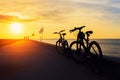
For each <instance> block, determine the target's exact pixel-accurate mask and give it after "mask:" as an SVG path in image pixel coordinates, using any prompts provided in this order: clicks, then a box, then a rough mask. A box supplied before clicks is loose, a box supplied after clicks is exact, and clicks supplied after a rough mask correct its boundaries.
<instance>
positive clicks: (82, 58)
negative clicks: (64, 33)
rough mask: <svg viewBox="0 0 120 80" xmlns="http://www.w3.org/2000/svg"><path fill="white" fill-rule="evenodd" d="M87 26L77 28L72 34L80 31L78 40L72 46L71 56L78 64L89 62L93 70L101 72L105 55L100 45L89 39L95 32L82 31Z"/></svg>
mask: <svg viewBox="0 0 120 80" xmlns="http://www.w3.org/2000/svg"><path fill="white" fill-rule="evenodd" d="M84 27H85V26H81V27H75V28H74V29H72V30H70V32H74V31H79V32H78V35H77V40H76V41H73V42H72V43H71V44H70V55H71V56H72V59H73V60H74V61H75V62H77V63H83V62H88V63H89V65H90V67H91V69H92V70H94V71H99V70H100V68H101V66H102V63H103V54H102V50H101V47H100V45H99V43H97V42H96V41H91V42H90V39H89V36H90V34H92V33H93V31H87V32H86V33H84V32H83V31H82V29H83V28H84Z"/></svg>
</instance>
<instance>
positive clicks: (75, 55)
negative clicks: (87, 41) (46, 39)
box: [70, 41, 85, 63]
mask: <svg viewBox="0 0 120 80" xmlns="http://www.w3.org/2000/svg"><path fill="white" fill-rule="evenodd" d="M79 45H80V46H81V48H79V47H80V46H79ZM84 54H85V49H84V47H83V45H81V44H80V43H79V42H77V41H73V42H72V43H71V44H70V55H71V57H72V59H73V60H74V61H75V62H76V63H83V62H85V56H84Z"/></svg>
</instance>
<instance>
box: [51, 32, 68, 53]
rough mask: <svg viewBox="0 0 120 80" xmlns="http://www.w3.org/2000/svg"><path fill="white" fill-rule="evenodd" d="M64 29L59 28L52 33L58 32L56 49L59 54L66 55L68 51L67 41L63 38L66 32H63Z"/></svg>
mask: <svg viewBox="0 0 120 80" xmlns="http://www.w3.org/2000/svg"><path fill="white" fill-rule="evenodd" d="M64 31H65V30H61V31H59V32H54V33H53V34H58V35H59V39H58V40H57V42H56V49H57V52H58V53H59V54H64V55H66V53H67V51H68V47H69V46H68V41H67V40H65V35H66V33H63V32H64Z"/></svg>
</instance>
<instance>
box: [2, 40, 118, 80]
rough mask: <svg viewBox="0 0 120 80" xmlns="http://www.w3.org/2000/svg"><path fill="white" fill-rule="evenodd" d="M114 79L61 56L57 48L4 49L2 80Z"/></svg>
mask: <svg viewBox="0 0 120 80" xmlns="http://www.w3.org/2000/svg"><path fill="white" fill-rule="evenodd" d="M112 79H113V78H111V77H110V76H106V75H98V74H95V73H93V72H92V71H91V70H90V68H89V67H88V66H86V65H82V64H76V63H75V62H73V61H72V60H71V59H68V58H66V57H65V56H61V55H58V54H57V51H56V50H55V46H54V45H50V44H46V43H41V42H36V41H31V40H28V41H24V40H21V41H18V42H15V43H12V44H9V45H5V46H2V47H0V80H112ZM114 80H117V78H115V79H114Z"/></svg>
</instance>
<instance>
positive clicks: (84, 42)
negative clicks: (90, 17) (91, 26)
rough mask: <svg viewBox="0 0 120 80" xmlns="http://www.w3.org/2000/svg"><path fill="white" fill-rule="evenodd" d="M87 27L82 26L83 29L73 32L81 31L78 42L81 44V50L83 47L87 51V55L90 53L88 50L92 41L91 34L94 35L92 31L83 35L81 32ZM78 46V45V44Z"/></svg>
mask: <svg viewBox="0 0 120 80" xmlns="http://www.w3.org/2000/svg"><path fill="white" fill-rule="evenodd" d="M84 27H85V26H82V27H81V28H75V29H74V30H72V31H75V30H79V32H78V35H77V40H76V41H77V42H78V43H80V45H79V48H80V49H81V45H82V46H83V48H84V49H85V53H88V49H89V44H90V42H89V41H90V39H89V36H90V34H92V33H93V32H92V31H87V32H86V33H83V32H82V31H81V29H82V28H84ZM77 46H78V44H77Z"/></svg>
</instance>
